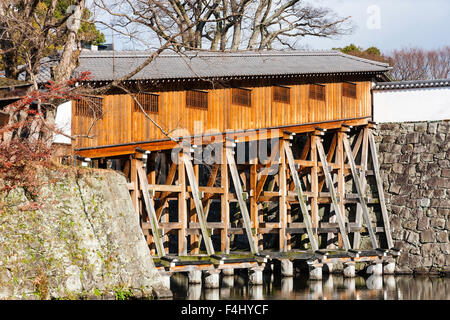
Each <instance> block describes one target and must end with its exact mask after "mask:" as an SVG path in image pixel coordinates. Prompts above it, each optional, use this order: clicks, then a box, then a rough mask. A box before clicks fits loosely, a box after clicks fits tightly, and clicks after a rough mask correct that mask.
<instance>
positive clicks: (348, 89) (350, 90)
mask: <svg viewBox="0 0 450 320" xmlns="http://www.w3.org/2000/svg"><path fill="white" fill-rule="evenodd" d="M342 95H343V96H344V97H347V98H352V99H356V84H355V83H350V82H344V83H343V84H342Z"/></svg>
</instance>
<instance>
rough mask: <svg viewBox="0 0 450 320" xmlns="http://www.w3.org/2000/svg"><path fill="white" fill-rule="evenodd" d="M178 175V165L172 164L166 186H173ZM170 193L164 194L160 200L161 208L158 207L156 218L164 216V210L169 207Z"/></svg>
mask: <svg viewBox="0 0 450 320" xmlns="http://www.w3.org/2000/svg"><path fill="white" fill-rule="evenodd" d="M176 173H177V164H176V163H174V162H172V164H171V165H170V168H169V174H168V175H167V178H166V185H172V183H173V180H174V179H175V175H176ZM169 194H170V192H169V191H166V192H162V193H161V195H160V198H159V202H160V203H161V204H160V206H159V207H158V209H156V216H157V217H158V219H159V217H160V216H161V214H162V211H163V210H164V208H165V207H166V205H167V202H168V199H167V198H168V196H169Z"/></svg>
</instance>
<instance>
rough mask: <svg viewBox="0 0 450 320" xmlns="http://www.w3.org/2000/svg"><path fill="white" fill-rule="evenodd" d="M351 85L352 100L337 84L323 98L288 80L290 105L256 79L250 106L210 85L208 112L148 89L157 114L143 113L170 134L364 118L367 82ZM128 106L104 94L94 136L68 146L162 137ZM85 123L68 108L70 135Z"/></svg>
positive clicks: (120, 97)
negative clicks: (275, 97)
mask: <svg viewBox="0 0 450 320" xmlns="http://www.w3.org/2000/svg"><path fill="white" fill-rule="evenodd" d="M356 83H357V99H356V100H355V99H352V98H347V97H343V96H342V83H333V82H330V83H325V84H324V85H325V90H326V100H325V101H319V100H314V99H309V86H310V85H309V84H292V85H290V84H289V85H288V86H289V87H290V88H291V89H290V96H291V98H290V99H291V103H290V104H288V103H282V102H275V101H272V100H273V98H272V86H269V85H267V84H264V83H263V82H262V81H261V82H260V83H259V84H258V85H255V83H254V82H253V86H246V88H249V89H252V106H251V107H248V106H240V105H234V104H232V103H231V89H230V88H216V89H211V90H207V91H208V110H203V109H199V108H188V107H186V103H185V99H186V91H185V90H179V89H174V90H167V89H166V91H160V92H155V91H153V92H154V93H157V94H159V95H160V96H159V112H158V113H149V116H151V117H152V119H153V120H154V121H156V122H157V123H158V124H159V125H161V127H162V128H164V130H166V131H167V132H169V133H170V134H171V135H172V136H186V135H190V134H198V133H205V132H207V131H209V132H217V133H218V132H224V131H226V130H246V129H261V128H271V127H279V126H287V125H298V124H302V123H311V122H320V121H333V120H340V119H351V118H358V117H369V116H371V98H370V94H371V93H370V87H371V82H370V81H361V82H356ZM203 90H205V89H203ZM133 105H134V101H133V99H132V98H131V97H130V96H127V95H124V94H115V95H107V96H104V103H103V112H104V114H103V118H102V120H100V121H99V122H98V123H97V125H96V126H95V127H94V129H93V130H92V132H91V134H93V135H95V138H94V139H86V138H81V139H78V141H77V143H76V145H75V146H74V147H75V148H89V147H94V146H105V145H112V144H122V143H129V142H140V141H151V140H159V139H166V136H165V135H164V134H163V133H162V132H160V130H158V129H157V128H156V126H155V125H154V124H152V123H151V121H149V120H148V119H147V118H146V116H145V115H144V114H143V113H142V112H140V111H135V110H134V107H133ZM91 123H92V119H88V118H86V117H80V116H75V115H74V111H72V130H73V134H75V135H76V134H84V133H86V132H87V130H88V128H89V126H90V124H91ZM195 129H197V130H195ZM198 131H200V132H198Z"/></svg>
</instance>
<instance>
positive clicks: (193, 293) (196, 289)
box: [186, 284, 202, 300]
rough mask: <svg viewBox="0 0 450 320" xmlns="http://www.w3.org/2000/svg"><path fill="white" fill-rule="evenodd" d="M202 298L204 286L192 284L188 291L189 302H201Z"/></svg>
mask: <svg viewBox="0 0 450 320" xmlns="http://www.w3.org/2000/svg"><path fill="white" fill-rule="evenodd" d="M201 296H202V285H201V284H191V285H189V286H188V289H187V297H186V299H187V300H200V298H201Z"/></svg>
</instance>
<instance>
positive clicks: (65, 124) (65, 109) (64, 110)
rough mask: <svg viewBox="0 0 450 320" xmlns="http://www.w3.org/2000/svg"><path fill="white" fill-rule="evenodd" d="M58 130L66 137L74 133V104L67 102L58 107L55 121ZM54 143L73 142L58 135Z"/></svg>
mask: <svg viewBox="0 0 450 320" xmlns="http://www.w3.org/2000/svg"><path fill="white" fill-rule="evenodd" d="M55 124H56V128H57V129H59V130H61V131H62V132H63V133H64V134H66V135H69V136H70V135H71V132H72V130H71V129H72V128H71V126H72V102H71V101H67V102H64V103H63V104H61V105H59V106H58V109H57V111H56V119H55ZM53 142H54V143H62V144H71V140H70V139H69V138H68V137H66V136H63V135H61V134H57V135H55V137H54V140H53Z"/></svg>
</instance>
